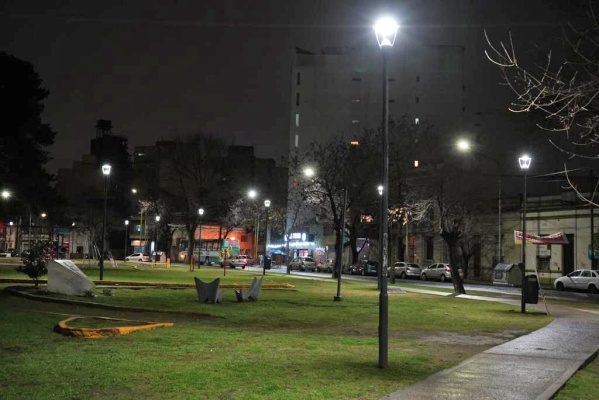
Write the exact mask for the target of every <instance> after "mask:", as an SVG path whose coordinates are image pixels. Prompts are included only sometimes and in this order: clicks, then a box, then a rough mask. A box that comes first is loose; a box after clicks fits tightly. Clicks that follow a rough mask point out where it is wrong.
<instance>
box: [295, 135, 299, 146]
mask: <svg viewBox="0 0 599 400" xmlns="http://www.w3.org/2000/svg"><path fill="white" fill-rule="evenodd" d="M295 147H299V135H295Z"/></svg>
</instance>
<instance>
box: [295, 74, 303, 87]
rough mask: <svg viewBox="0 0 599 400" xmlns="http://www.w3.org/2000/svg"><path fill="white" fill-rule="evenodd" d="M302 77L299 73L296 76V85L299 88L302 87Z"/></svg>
mask: <svg viewBox="0 0 599 400" xmlns="http://www.w3.org/2000/svg"><path fill="white" fill-rule="evenodd" d="M301 76H302V75H301V73H300V72H298V73H297V74H296V75H295V79H296V84H297V86H299V85H300V82H301Z"/></svg>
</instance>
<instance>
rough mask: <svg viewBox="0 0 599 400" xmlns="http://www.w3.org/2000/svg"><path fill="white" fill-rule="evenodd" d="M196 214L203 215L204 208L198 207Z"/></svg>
mask: <svg viewBox="0 0 599 400" xmlns="http://www.w3.org/2000/svg"><path fill="white" fill-rule="evenodd" d="M198 214H199V215H200V217H201V216H202V215H204V209H203V208H200V209H199V210H198Z"/></svg>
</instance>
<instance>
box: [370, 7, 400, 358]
mask: <svg viewBox="0 0 599 400" xmlns="http://www.w3.org/2000/svg"><path fill="white" fill-rule="evenodd" d="M397 28H398V25H397V23H396V22H395V21H394V20H392V19H391V18H382V19H380V20H379V21H377V23H376V24H375V25H374V32H375V34H376V40H377V42H378V44H379V47H380V48H381V53H382V55H383V183H382V185H383V199H382V201H381V214H380V215H381V225H382V234H383V235H382V237H381V246H380V247H381V251H380V253H381V254H380V257H379V268H381V270H382V271H386V270H387V246H388V242H387V239H388V235H389V234H388V232H387V209H388V208H389V82H388V79H387V52H388V50H390V49H391V48H392V47H393V44H394V43H395V37H396V36H397ZM388 333H389V298H388V295H387V280H386V279H381V289H380V295H379V367H380V368H387V363H388Z"/></svg>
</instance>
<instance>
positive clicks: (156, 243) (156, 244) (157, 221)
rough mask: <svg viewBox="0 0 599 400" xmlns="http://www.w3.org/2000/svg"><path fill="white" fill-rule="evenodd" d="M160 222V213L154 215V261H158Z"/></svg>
mask: <svg viewBox="0 0 599 400" xmlns="http://www.w3.org/2000/svg"><path fill="white" fill-rule="evenodd" d="M159 222H160V215H157V216H156V226H155V227H154V234H155V235H156V240H155V241H154V262H156V261H158V223H159Z"/></svg>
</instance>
